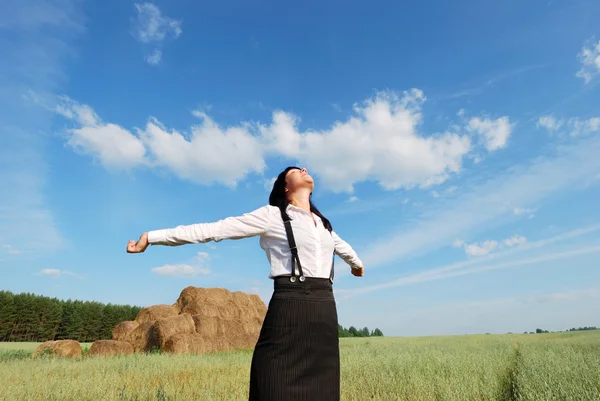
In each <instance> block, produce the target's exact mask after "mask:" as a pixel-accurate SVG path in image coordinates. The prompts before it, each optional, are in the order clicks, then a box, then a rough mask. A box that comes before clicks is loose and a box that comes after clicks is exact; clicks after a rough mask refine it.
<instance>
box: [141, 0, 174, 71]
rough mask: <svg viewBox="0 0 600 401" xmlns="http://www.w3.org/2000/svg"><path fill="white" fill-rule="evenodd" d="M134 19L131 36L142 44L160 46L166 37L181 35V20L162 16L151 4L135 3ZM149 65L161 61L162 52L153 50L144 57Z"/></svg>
mask: <svg viewBox="0 0 600 401" xmlns="http://www.w3.org/2000/svg"><path fill="white" fill-rule="evenodd" d="M134 6H135V10H136V17H135V18H134V19H133V36H134V37H135V38H136V39H137V40H139V41H140V42H142V43H155V44H156V45H157V46H160V45H161V44H162V43H163V42H164V40H165V39H166V38H167V37H172V38H173V39H176V38H178V37H179V35H181V33H182V32H183V30H182V29H181V24H182V21H181V20H176V19H173V18H170V17H167V16H165V15H163V14H162V13H161V11H160V9H159V8H158V7H157V6H156V5H154V4H152V3H135V4H134ZM145 60H146V62H147V63H148V64H150V65H157V64H158V63H160V61H161V60H162V50H160V49H159V48H155V49H154V50H153V51H152V53H150V54H149V55H147V56H146V57H145Z"/></svg>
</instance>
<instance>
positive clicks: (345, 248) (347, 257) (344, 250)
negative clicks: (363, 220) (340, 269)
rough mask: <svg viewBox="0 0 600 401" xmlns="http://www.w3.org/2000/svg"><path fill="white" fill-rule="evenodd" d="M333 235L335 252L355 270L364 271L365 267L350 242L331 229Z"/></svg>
mask: <svg viewBox="0 0 600 401" xmlns="http://www.w3.org/2000/svg"><path fill="white" fill-rule="evenodd" d="M331 236H332V237H333V243H334V244H335V248H334V253H335V254H336V255H338V256H339V257H340V258H342V259H343V260H344V261H345V262H346V263H348V264H349V265H350V267H352V270H353V272H354V271H359V270H360V271H362V270H363V269H364V266H363V263H362V261H361V260H360V258H359V257H358V255H357V254H356V252H355V251H354V249H352V247H351V246H350V244H348V243H347V242H346V241H344V240H343V239H341V238H340V236H339V235H337V234H336V232H335V231H333V230H332V231H331Z"/></svg>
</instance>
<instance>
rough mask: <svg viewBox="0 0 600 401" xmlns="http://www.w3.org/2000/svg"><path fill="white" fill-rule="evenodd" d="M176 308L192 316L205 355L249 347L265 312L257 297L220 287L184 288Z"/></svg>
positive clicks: (263, 305)
mask: <svg viewBox="0 0 600 401" xmlns="http://www.w3.org/2000/svg"><path fill="white" fill-rule="evenodd" d="M177 305H178V306H177V308H178V309H179V310H181V312H182V313H189V314H190V315H192V316H193V318H194V323H195V326H196V333H198V334H200V335H201V336H202V338H203V339H204V347H205V348H206V349H207V350H209V351H207V352H211V351H222V350H228V349H234V348H250V347H253V346H254V345H255V344H256V341H257V340H258V335H259V334H260V328H261V326H262V323H263V320H264V317H265V314H266V312H267V307H266V306H265V304H264V303H263V302H262V300H261V299H260V297H259V296H258V295H248V294H246V293H243V292H240V291H236V292H230V291H228V290H226V289H224V288H198V287H187V288H185V289H184V290H183V291H182V292H181V295H180V296H179V299H178V300H177Z"/></svg>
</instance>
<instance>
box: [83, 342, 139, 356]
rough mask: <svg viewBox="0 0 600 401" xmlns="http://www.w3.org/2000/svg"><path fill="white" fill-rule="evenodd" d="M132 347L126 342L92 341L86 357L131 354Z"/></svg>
mask: <svg viewBox="0 0 600 401" xmlns="http://www.w3.org/2000/svg"><path fill="white" fill-rule="evenodd" d="M133 352H134V349H133V345H131V344H130V343H128V342H126V341H116V340H98V341H94V343H93V344H92V346H91V347H90V350H89V351H88V353H87V355H89V356H115V355H130V354H133Z"/></svg>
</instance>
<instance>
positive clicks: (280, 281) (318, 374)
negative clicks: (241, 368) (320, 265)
mask: <svg viewBox="0 0 600 401" xmlns="http://www.w3.org/2000/svg"><path fill="white" fill-rule="evenodd" d="M339 350H340V349H339V338H338V316H337V308H336V304H335V299H334V296H333V290H332V285H331V282H330V281H329V279H319V278H309V277H307V278H306V281H304V282H300V281H299V280H296V282H295V283H291V282H290V281H289V278H288V277H276V278H275V279H274V292H273V295H272V297H271V300H270V301H269V307H268V310H267V315H266V316H265V320H264V322H263V325H262V329H261V331H260V335H259V338H258V342H257V343H256V347H255V349H254V355H253V356H252V365H251V369H250V396H249V400H250V401H338V400H339V399H340V352H339Z"/></svg>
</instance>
